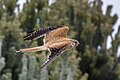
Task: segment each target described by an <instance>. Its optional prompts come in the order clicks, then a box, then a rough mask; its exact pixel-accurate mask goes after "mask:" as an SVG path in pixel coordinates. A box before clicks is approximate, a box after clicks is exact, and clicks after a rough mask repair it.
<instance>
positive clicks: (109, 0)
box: [18, 0, 120, 55]
mask: <svg viewBox="0 0 120 80" xmlns="http://www.w3.org/2000/svg"><path fill="white" fill-rule="evenodd" d="M54 1H55V0H49V4H52V3H53V2H54ZM90 1H94V0H90ZM102 1H103V6H102V10H103V14H105V12H106V8H107V6H108V5H113V8H112V13H111V15H114V14H117V15H118V20H117V22H116V24H115V25H114V26H113V29H114V31H113V33H112V36H113V38H114V37H115V34H116V33H117V31H118V27H119V25H120V9H119V8H120V0H102ZM25 2H26V0H18V4H20V10H22V8H23V3H25ZM111 46H112V45H111V38H110V36H108V38H107V49H109V48H110V47H111ZM118 55H120V46H119V48H118Z"/></svg>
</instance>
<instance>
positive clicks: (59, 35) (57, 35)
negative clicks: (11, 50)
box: [16, 25, 79, 68]
mask: <svg viewBox="0 0 120 80" xmlns="http://www.w3.org/2000/svg"><path fill="white" fill-rule="evenodd" d="M68 31H69V27H67V26H65V25H59V26H55V27H50V28H40V29H38V30H35V31H32V32H28V33H27V34H26V36H24V37H23V38H24V40H36V39H38V38H40V37H42V36H44V39H43V45H42V46H38V47H33V48H25V49H19V50H18V51H16V52H36V51H49V53H50V55H48V58H47V60H46V61H45V62H44V63H43V64H42V65H41V68H43V67H45V66H47V65H48V64H50V63H51V62H52V61H53V60H55V59H56V58H57V57H58V56H59V55H61V54H62V53H63V52H64V51H65V50H67V49H69V48H75V47H76V46H78V44H79V42H78V41H77V40H75V39H70V38H68V37H67V33H68Z"/></svg>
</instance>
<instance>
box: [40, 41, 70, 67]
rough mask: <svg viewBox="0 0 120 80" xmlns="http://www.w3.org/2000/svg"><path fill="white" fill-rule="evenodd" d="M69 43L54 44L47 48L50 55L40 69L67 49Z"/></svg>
mask: <svg viewBox="0 0 120 80" xmlns="http://www.w3.org/2000/svg"><path fill="white" fill-rule="evenodd" d="M69 46H70V45H69V41H68V42H67V41H66V42H61V43H58V44H57V43H54V44H53V45H51V46H50V47H49V51H50V53H51V54H50V55H49V56H48V59H47V61H45V62H44V63H43V64H42V65H41V68H43V67H45V66H47V65H48V64H50V63H51V62H52V61H54V60H55V59H56V58H57V57H58V56H60V55H61V54H62V53H63V52H64V51H65V50H66V49H68V48H69Z"/></svg>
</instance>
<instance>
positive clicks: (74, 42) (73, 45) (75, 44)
mask: <svg viewBox="0 0 120 80" xmlns="http://www.w3.org/2000/svg"><path fill="white" fill-rule="evenodd" d="M79 44H80V43H79V42H78V41H77V40H74V39H73V40H72V47H76V46H78V45H79Z"/></svg>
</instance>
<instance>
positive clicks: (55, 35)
mask: <svg viewBox="0 0 120 80" xmlns="http://www.w3.org/2000/svg"><path fill="white" fill-rule="evenodd" d="M68 30H69V27H67V26H63V27H61V28H58V29H56V30H53V31H51V32H49V33H47V34H46V35H45V37H44V44H46V43H49V42H50V43H51V42H54V41H56V40H58V39H61V38H66V37H67V33H68Z"/></svg>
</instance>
